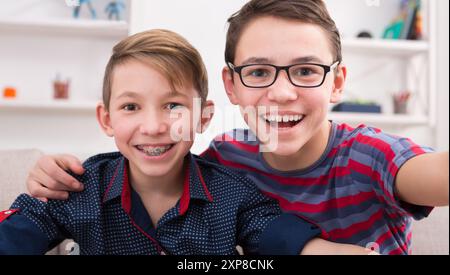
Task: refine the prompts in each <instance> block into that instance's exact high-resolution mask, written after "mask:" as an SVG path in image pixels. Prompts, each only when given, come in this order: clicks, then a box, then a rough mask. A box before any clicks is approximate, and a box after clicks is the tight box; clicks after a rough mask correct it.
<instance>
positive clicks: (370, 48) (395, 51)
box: [342, 38, 430, 58]
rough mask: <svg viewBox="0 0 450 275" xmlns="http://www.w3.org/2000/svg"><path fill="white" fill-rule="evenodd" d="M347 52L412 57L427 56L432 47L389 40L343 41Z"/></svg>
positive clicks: (425, 43) (426, 43) (421, 43)
mask: <svg viewBox="0 0 450 275" xmlns="http://www.w3.org/2000/svg"><path fill="white" fill-rule="evenodd" d="M342 46H343V48H344V49H345V50H347V51H351V52H353V53H360V54H374V55H378V54H380V55H392V56H401V57H406V58H407V57H412V56H415V55H418V54H426V53H427V52H428V51H429V49H430V45H429V43H428V42H427V41H408V40H388V39H365V38H360V39H358V38H353V39H343V40H342Z"/></svg>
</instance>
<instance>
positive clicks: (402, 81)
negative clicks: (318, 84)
mask: <svg viewBox="0 0 450 275" xmlns="http://www.w3.org/2000/svg"><path fill="white" fill-rule="evenodd" d="M246 2H247V1H245V0H227V1H211V0H192V1H184V0H164V1H163V0H126V1H110V0H91V1H86V0H85V1H77V0H66V1H64V0H7V1H2V7H1V8H0V93H1V94H0V150H11V149H29V148H36V149H39V150H41V151H43V152H45V153H70V154H74V155H77V156H79V157H81V158H86V157H88V156H90V155H93V154H97V153H100V152H107V151H114V150H116V148H115V145H114V142H113V140H112V139H110V138H107V137H105V135H104V134H103V133H102V132H101V130H100V128H99V127H98V126H97V122H96V119H95V112H94V110H95V105H96V103H97V102H98V101H99V100H100V99H101V88H102V87H101V86H102V78H103V73H104V67H105V65H106V63H107V61H108V58H109V55H110V53H111V49H112V47H113V45H115V44H116V43H117V42H118V41H119V40H121V39H122V38H124V37H126V36H127V35H129V34H133V33H136V32H139V31H143V30H146V29H151V28H167V29H170V30H173V31H176V32H178V33H180V34H181V35H183V36H184V37H186V38H187V39H188V40H189V41H190V42H191V43H192V44H193V45H194V46H195V47H197V49H198V50H199V51H200V53H201V54H202V55H203V58H204V61H205V63H206V65H207V68H208V71H209V78H210V99H212V100H214V101H215V103H216V105H217V107H216V110H217V112H216V115H215V117H214V119H213V122H212V125H211V127H210V128H209V130H208V131H207V132H206V133H205V134H203V135H201V136H198V138H197V140H196V143H195V145H194V148H193V152H194V153H200V152H202V150H204V149H205V148H206V146H207V145H208V143H209V141H210V140H211V139H212V138H213V137H214V136H216V135H217V134H220V133H221V132H223V131H227V130H230V129H232V128H236V127H245V123H244V122H243V121H242V118H241V116H240V114H239V112H238V109H237V108H236V107H234V106H231V105H230V104H229V102H228V99H227V97H226V95H225V92H224V89H223V85H222V81H221V70H222V67H223V66H224V57H223V56H224V54H223V53H224V47H225V34H226V27H227V25H226V20H227V18H228V17H229V16H230V15H231V14H232V13H234V12H235V11H237V10H238V9H239V8H240V7H241V6H242V5H243V4H244V3H246ZM326 3H327V5H328V8H329V11H330V13H331V15H332V17H333V18H334V19H335V21H336V23H337V25H338V27H339V29H340V31H341V34H342V43H343V49H344V50H343V51H344V62H345V63H346V64H347V66H348V70H349V77H348V83H347V88H346V90H345V98H344V102H343V104H340V105H338V106H332V107H331V108H330V115H329V116H330V119H333V120H336V121H341V122H347V123H349V124H351V125H355V126H356V125H359V124H361V123H364V124H366V125H371V126H376V127H380V128H382V129H384V130H385V131H387V132H390V133H392V134H397V135H402V136H408V137H411V138H412V139H413V140H414V141H415V142H417V143H420V144H423V145H428V146H432V147H434V148H436V149H437V150H448V147H449V146H448V144H449V128H448V127H449V126H448V125H449V122H448V120H449V105H448V104H449V98H448V97H449V81H448V75H449V72H448V71H449V69H448V67H449V56H448V54H449V38H448V37H449V29H448V28H449V7H448V5H449V1H442V0H421V1H420V0H345V1H343V0H326ZM77 4H81V6H80V7H79V10H76V9H77V7H76V6H77ZM77 12H78V14H77ZM225 114H226V115H225Z"/></svg>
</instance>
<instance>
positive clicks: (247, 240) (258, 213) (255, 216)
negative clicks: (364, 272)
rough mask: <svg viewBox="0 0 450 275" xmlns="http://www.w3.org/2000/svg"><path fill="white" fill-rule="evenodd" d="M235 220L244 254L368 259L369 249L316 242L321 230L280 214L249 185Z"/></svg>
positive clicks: (294, 217)
mask: <svg viewBox="0 0 450 275" xmlns="http://www.w3.org/2000/svg"><path fill="white" fill-rule="evenodd" d="M249 187H250V189H249V193H247V194H246V198H247V199H246V200H245V202H244V203H243V207H242V209H241V211H240V215H239V217H238V220H239V222H238V227H239V228H238V232H237V238H238V244H239V245H241V246H242V247H243V248H244V253H246V254H262V255H300V254H302V255H327V254H328V255H368V254H376V253H374V252H372V251H371V250H369V249H366V248H363V247H360V246H356V245H349V244H338V243H333V242H330V241H326V240H323V239H320V238H319V237H320V235H321V234H322V233H323V232H322V231H321V229H320V228H319V227H318V226H317V225H315V224H313V223H310V222H308V221H307V220H305V219H303V218H301V217H299V216H297V215H294V214H288V213H281V210H280V208H279V206H278V203H277V202H276V201H275V200H273V199H271V198H268V197H266V196H264V195H263V194H261V193H260V192H259V191H258V190H257V189H256V187H254V188H255V189H254V188H252V185H249Z"/></svg>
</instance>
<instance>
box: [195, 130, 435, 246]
mask: <svg viewBox="0 0 450 275" xmlns="http://www.w3.org/2000/svg"><path fill="white" fill-rule="evenodd" d="M430 152H433V149H431V148H429V147H423V146H419V145H416V144H414V143H413V142H412V141H411V140H409V139H407V138H401V137H397V136H393V135H389V134H386V133H383V132H382V131H380V130H379V129H376V128H371V127H366V126H365V125H361V126H359V127H357V128H352V127H350V126H348V125H346V124H337V123H334V122H333V123H332V132H331V135H330V139H329V142H328V146H327V148H326V150H325V152H324V153H323V154H322V156H321V158H320V159H319V160H318V161H317V162H316V163H314V164H313V165H312V166H310V167H309V168H306V169H303V170H299V171H290V172H282V171H278V170H275V169H273V168H272V167H270V166H269V165H268V164H267V163H266V161H265V160H264V158H263V156H262V153H260V151H259V142H258V140H257V138H256V137H255V135H254V134H253V133H252V132H251V131H249V130H239V129H237V130H233V131H231V132H229V133H225V134H223V135H221V136H219V137H217V138H216V139H215V140H214V141H212V143H211V145H210V147H209V149H207V150H206V151H205V152H204V153H203V154H202V156H203V157H205V158H207V159H208V160H210V161H214V162H217V163H220V164H222V165H226V166H228V167H232V168H236V169H239V170H244V171H246V173H247V175H248V177H249V178H251V179H252V180H253V181H254V182H255V183H256V184H257V186H258V187H259V188H260V189H261V190H262V191H263V193H265V194H266V195H268V196H269V197H272V198H275V199H277V200H278V202H279V203H280V206H281V208H282V209H283V210H284V211H286V212H294V213H296V214H297V215H301V216H303V217H304V218H305V219H308V220H309V221H311V222H313V223H316V224H317V225H319V226H320V227H321V229H322V232H323V236H324V238H326V239H328V240H331V241H335V242H339V243H349V244H357V245H360V246H364V247H370V248H372V249H374V250H377V251H378V252H379V253H381V254H410V253H411V251H410V244H411V221H412V218H414V219H422V218H424V217H426V216H428V214H429V213H430V212H431V210H432V208H430V207H420V206H415V205H410V204H407V203H404V202H402V201H400V200H399V199H398V198H396V196H395V194H394V190H395V188H394V183H395V177H396V175H397V172H398V171H399V168H400V167H401V166H402V165H403V164H404V163H405V162H406V161H408V160H409V159H411V158H413V157H415V156H418V155H421V154H424V153H430Z"/></svg>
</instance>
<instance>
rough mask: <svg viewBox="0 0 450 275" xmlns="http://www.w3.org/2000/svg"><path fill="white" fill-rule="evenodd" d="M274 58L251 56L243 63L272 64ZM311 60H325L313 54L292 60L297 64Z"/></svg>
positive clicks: (317, 61) (320, 61) (316, 61)
mask: <svg viewBox="0 0 450 275" xmlns="http://www.w3.org/2000/svg"><path fill="white" fill-rule="evenodd" d="M271 62H272V60H271V59H268V58H265V57H250V58H248V59H246V60H245V61H244V62H242V65H241V66H243V65H248V64H271ZM310 62H314V63H323V61H322V60H321V59H320V58H318V57H316V56H313V55H310V56H302V57H298V58H295V59H293V60H292V61H291V64H296V63H310Z"/></svg>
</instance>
